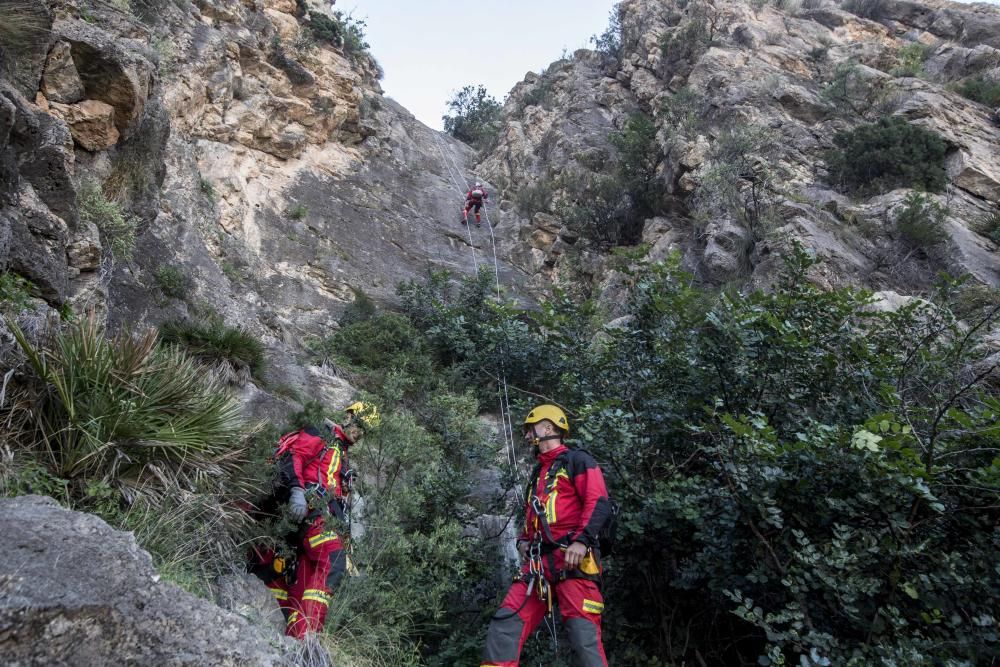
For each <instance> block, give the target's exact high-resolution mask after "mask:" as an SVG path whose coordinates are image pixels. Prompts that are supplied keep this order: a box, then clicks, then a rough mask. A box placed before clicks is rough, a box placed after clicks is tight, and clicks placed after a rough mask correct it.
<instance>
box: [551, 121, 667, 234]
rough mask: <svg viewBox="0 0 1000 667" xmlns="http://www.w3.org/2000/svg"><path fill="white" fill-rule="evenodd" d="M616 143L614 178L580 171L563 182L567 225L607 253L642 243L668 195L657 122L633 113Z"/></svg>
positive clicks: (617, 135)
mask: <svg viewBox="0 0 1000 667" xmlns="http://www.w3.org/2000/svg"><path fill="white" fill-rule="evenodd" d="M611 143H612V145H613V146H614V147H615V148H616V149H617V161H616V162H613V163H612V164H614V172H613V173H612V174H591V173H588V172H584V171H580V172H577V173H575V174H572V175H569V176H565V177H564V178H563V179H562V180H561V185H562V186H563V187H564V188H565V189H566V191H567V200H568V209H567V211H566V213H565V214H564V217H565V219H566V222H567V225H568V226H569V227H570V228H571V229H574V230H575V231H577V232H579V233H580V234H581V235H582V236H584V237H585V238H587V239H589V240H590V241H591V242H593V243H594V244H595V245H597V246H598V247H602V248H610V247H613V246H616V245H632V244H635V243H638V242H639V241H640V240H641V238H642V228H643V224H644V222H645V220H646V219H647V218H649V217H650V216H652V215H654V214H655V212H656V211H658V210H659V208H660V207H661V205H662V201H661V200H662V198H663V194H664V193H663V184H662V183H661V182H660V180H659V179H658V178H657V176H656V167H657V165H658V164H659V162H660V160H661V159H662V157H663V155H662V151H661V149H660V144H659V142H658V141H657V138H656V125H655V124H654V123H653V119H652V118H650V117H649V116H648V115H646V114H644V113H641V112H639V113H636V114H633V115H632V117H631V118H629V120H628V123H627V124H626V125H625V127H624V128H623V129H622V131H621V132H618V133H616V134H614V135H612V136H611Z"/></svg>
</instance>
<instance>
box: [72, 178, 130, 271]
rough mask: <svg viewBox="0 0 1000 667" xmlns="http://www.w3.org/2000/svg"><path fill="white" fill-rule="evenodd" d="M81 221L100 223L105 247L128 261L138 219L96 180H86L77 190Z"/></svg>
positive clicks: (112, 253)
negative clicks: (110, 195)
mask: <svg viewBox="0 0 1000 667" xmlns="http://www.w3.org/2000/svg"><path fill="white" fill-rule="evenodd" d="M77 205H78V206H79V210H80V220H82V221H83V222H89V223H93V224H95V225H97V228H98V229H100V230H101V235H102V236H103V237H104V243H105V246H106V247H107V248H108V249H109V250H110V251H111V255H112V256H113V257H115V258H116V259H124V260H129V259H131V258H132V251H133V250H135V240H136V234H137V230H138V226H139V219H138V218H136V217H135V216H133V215H130V214H128V213H126V212H125V211H124V210H123V209H122V205H121V204H120V203H119V202H117V201H115V200H113V199H110V198H108V197H107V196H106V195H105V194H104V192H103V191H102V190H101V186H100V185H99V184H98V183H97V181H94V180H86V181H84V182H83V183H82V184H81V185H80V188H79V190H78V192H77Z"/></svg>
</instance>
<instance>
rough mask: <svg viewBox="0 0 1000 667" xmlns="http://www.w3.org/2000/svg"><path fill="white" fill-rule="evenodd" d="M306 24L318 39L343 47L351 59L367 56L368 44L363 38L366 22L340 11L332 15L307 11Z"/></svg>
mask: <svg viewBox="0 0 1000 667" xmlns="http://www.w3.org/2000/svg"><path fill="white" fill-rule="evenodd" d="M306 25H307V26H309V30H310V31H311V32H312V34H313V36H314V37H315V38H316V39H317V40H318V41H321V42H327V43H328V44H332V45H333V46H335V47H337V48H339V49H343V51H344V54H345V55H346V56H347V57H349V58H351V59H352V60H357V59H358V58H361V57H365V56H369V54H368V49H369V45H368V42H367V41H366V39H365V28H366V27H367V24H366V23H365V22H364V21H363V20H359V19H355V18H354V17H353V16H351V15H350V14H345V13H344V12H341V11H335V12H333V16H328V15H327V14H324V13H322V12H309V14H308V20H307V21H306ZM369 57H370V56H369Z"/></svg>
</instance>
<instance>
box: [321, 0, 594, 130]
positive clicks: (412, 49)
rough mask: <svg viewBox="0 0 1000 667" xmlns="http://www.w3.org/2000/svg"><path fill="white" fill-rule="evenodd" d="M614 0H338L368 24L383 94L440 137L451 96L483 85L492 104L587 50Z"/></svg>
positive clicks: (368, 35)
mask: <svg viewBox="0 0 1000 667" xmlns="http://www.w3.org/2000/svg"><path fill="white" fill-rule="evenodd" d="M613 5H614V0H503V1H500V0H480V1H479V2H456V1H454V0H452V1H450V2H448V1H445V0H410V1H408V2H401V1H400V0H391V1H390V0H337V4H336V9H339V10H341V11H344V12H349V13H351V14H352V15H353V17H354V18H356V19H363V20H365V21H366V22H367V23H368V26H367V28H366V29H365V33H366V35H367V40H368V43H369V44H370V45H371V52H372V55H374V56H375V59H376V60H377V61H378V62H379V64H380V65H381V66H382V69H383V70H385V78H384V79H383V80H382V88H383V89H384V90H385V94H386V95H388V96H389V97H392V98H393V99H394V100H396V101H397V102H399V103H400V104H402V105H403V106H404V107H406V108H407V109H409V110H410V111H411V112H412V113H413V115H415V116H416V117H417V118H418V119H420V120H421V121H423V122H424V123H426V124H427V125H430V126H431V127H433V128H436V129H441V116H442V115H443V114H444V113H445V111H446V104H447V101H448V99H450V98H451V96H452V94H454V93H455V91H457V90H459V89H461V88H462V87H463V86H466V85H470V84H472V85H478V84H482V85H484V86H486V88H487V90H489V92H490V94H491V95H492V96H493V97H495V98H496V99H497V100H498V101H501V102H502V101H503V98H504V97H505V96H506V95H507V93H508V92H510V89H511V88H513V87H514V84H515V83H517V82H518V81H520V80H521V79H523V78H524V75H525V74H526V73H527V72H529V71H534V72H538V71H540V70H541V69H543V68H544V67H546V66H547V65H548V64H549V63H551V62H552V61H554V60H557V59H558V58H559V57H560V55H561V54H562V52H563V49H564V48H565V49H567V50H568V51H569V52H570V53H572V52H573V51H575V50H576V49H579V48H584V47H587V46H588V43H589V40H590V36H591V35H594V34H600V33H602V32H604V29H605V28H606V27H607V25H608V15H609V14H610V13H611V8H612V6H613Z"/></svg>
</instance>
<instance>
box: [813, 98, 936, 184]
mask: <svg viewBox="0 0 1000 667" xmlns="http://www.w3.org/2000/svg"><path fill="white" fill-rule="evenodd" d="M833 141H834V144H835V145H836V148H834V149H833V150H831V151H828V152H827V155H826V161H827V166H828V167H829V170H830V179H831V181H832V182H833V183H834V184H836V185H838V186H839V187H842V188H844V189H845V190H848V191H851V192H862V193H872V192H885V191H887V190H891V189H893V188H898V187H915V188H921V189H924V190H927V191H929V192H938V191H940V190H942V189H943V188H944V185H945V182H946V179H945V170H944V157H945V143H944V140H943V139H942V138H941V137H940V136H938V135H937V134H935V133H934V132H931V131H930V130H925V129H924V128H922V127H918V126H916V125H911V124H910V123H908V122H906V121H905V120H904V119H902V118H898V117H890V118H881V119H879V120H878V121H877V122H875V123H870V124H867V125H862V126H860V127H858V128H855V129H854V130H850V131H843V132H838V133H837V135H836V136H835V137H834V140H833Z"/></svg>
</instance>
